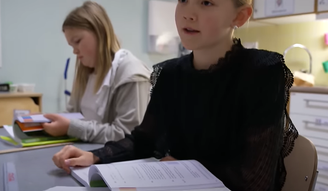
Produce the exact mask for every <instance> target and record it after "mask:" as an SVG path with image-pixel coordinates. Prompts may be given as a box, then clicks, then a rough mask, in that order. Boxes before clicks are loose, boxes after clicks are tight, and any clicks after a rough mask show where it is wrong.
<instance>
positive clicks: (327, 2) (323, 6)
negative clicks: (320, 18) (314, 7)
mask: <svg viewBox="0 0 328 191" xmlns="http://www.w3.org/2000/svg"><path fill="white" fill-rule="evenodd" d="M326 10H328V0H319V1H318V11H326Z"/></svg>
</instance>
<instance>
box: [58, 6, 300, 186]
mask: <svg viewBox="0 0 328 191" xmlns="http://www.w3.org/2000/svg"><path fill="white" fill-rule="evenodd" d="M250 5H251V1H250V0H209V1H203V0H180V1H179V2H178V5H177V10H176V23H177V29H178V32H179V35H180V37H181V40H182V43H183V45H184V46H185V47H186V48H187V49H190V50H193V53H191V54H189V55H187V56H183V57H181V58H177V59H172V60H168V61H165V62H163V63H160V64H157V65H155V66H154V72H153V74H152V76H151V78H152V85H153V89H152V92H151V94H152V95H151V100H150V103H149V105H148V108H147V111H146V114H145V117H144V120H143V122H142V123H141V124H140V125H139V126H138V127H136V128H135V130H134V131H133V132H132V133H131V135H126V138H124V139H122V140H120V141H117V142H107V143H106V145H105V146H104V147H103V148H100V149H97V150H94V151H91V152H86V151H82V150H79V149H77V148H75V147H73V146H68V147H65V148H63V149H62V151H60V152H59V153H57V154H56V155H55V156H54V158H53V160H54V162H55V164H56V165H57V166H58V167H60V168H63V169H65V170H66V171H68V172H69V168H68V167H69V166H76V165H79V166H88V165H91V164H93V163H111V162H117V161H124V160H131V159H138V158H148V157H152V156H155V157H157V158H162V159H163V160H184V159H196V160H198V161H200V162H201V163H202V164H203V165H204V166H205V167H207V168H208V169H209V170H210V171H211V172H212V173H213V174H214V175H215V176H217V177H218V178H219V179H220V180H221V181H222V182H223V183H224V184H225V185H226V186H227V187H228V188H229V189H230V190H237V191H244V190H245V191H246V190H250V191H267V190H270V191H276V190H281V188H282V186H283V184H284V181H285V177H286V171H285V167H284V161H283V160H284V158H285V157H286V156H287V155H288V154H289V153H290V151H291V150H292V146H293V142H294V139H295V138H296V137H297V131H296V129H295V127H294V126H293V125H292V123H291V121H290V119H289V117H288V114H287V111H286V105H287V102H288V97H289V88H290V87H291V85H292V82H293V76H292V74H291V72H290V71H289V69H288V68H287V67H286V65H285V64H284V60H283V57H282V55H280V54H278V53H275V52H269V51H265V50H255V49H245V48H244V47H243V46H242V44H241V42H240V40H238V39H231V35H232V32H233V30H234V28H236V27H235V26H241V25H243V24H244V23H245V22H246V21H247V20H248V19H249V17H250V15H251V13H252V8H251V6H250ZM219 58H220V59H219Z"/></svg>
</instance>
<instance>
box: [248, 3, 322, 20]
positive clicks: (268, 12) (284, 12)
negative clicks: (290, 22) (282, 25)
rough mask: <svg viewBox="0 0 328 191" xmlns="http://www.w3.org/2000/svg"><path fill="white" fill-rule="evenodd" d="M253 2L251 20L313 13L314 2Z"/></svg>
mask: <svg viewBox="0 0 328 191" xmlns="http://www.w3.org/2000/svg"><path fill="white" fill-rule="evenodd" d="M277 2H278V1H275V0H254V1H253V8H254V12H253V20H256V19H267V18H273V17H282V16H291V15H301V14H308V13H315V4H316V0H284V1H281V2H282V3H281V4H280V5H278V4H277Z"/></svg>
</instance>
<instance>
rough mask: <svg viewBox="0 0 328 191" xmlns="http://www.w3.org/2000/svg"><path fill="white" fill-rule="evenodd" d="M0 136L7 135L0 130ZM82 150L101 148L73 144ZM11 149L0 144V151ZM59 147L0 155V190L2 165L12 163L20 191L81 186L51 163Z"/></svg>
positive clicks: (1, 186)
mask: <svg viewBox="0 0 328 191" xmlns="http://www.w3.org/2000/svg"><path fill="white" fill-rule="evenodd" d="M0 135H7V134H6V131H5V130H4V129H0ZM75 146H76V147H78V148H80V149H83V150H91V149H96V148H99V147H102V146H103V145H99V144H81V143H77V144H75ZM10 148H13V147H11V146H8V145H6V144H4V143H3V142H0V150H4V149H10ZM61 148H62V146H60V147H50V148H45V149H36V150H30V151H21V152H14V153H8V154H0V169H1V170H0V190H2V189H3V184H4V183H3V164H4V163H6V162H14V163H15V165H16V172H17V180H18V183H19V190H20V191H43V190H46V189H49V188H51V187H54V186H81V185H80V184H79V183H78V182H77V181H76V180H75V179H73V178H72V177H71V176H70V175H68V174H66V173H65V172H64V171H62V170H61V169H58V168H57V167H56V166H55V165H54V163H53V162H52V157H53V155H54V154H55V153H56V152H58V151H60V149H61Z"/></svg>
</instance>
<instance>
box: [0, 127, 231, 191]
mask: <svg viewBox="0 0 328 191" xmlns="http://www.w3.org/2000/svg"><path fill="white" fill-rule="evenodd" d="M0 135H6V131H5V130H4V129H0ZM74 146H76V147H78V148H80V149H83V150H92V149H96V148H100V147H103V145H101V144H86V143H84V144H81V143H76V144H74ZM11 148H12V147H11V146H8V145H5V144H4V143H3V142H0V150H4V149H11ZM61 148H62V146H61V147H50V148H45V149H37V150H30V151H21V152H14V153H8V154H0V165H1V167H0V168H1V171H0V189H2V185H3V184H4V183H3V179H4V178H3V164H4V163H6V162H14V163H15V165H16V173H17V181H18V183H19V191H44V190H46V189H49V188H52V187H55V186H82V185H81V184H80V183H79V182H77V181H76V180H75V179H74V178H73V177H71V175H68V174H66V172H64V171H63V170H61V169H58V168H57V167H56V166H55V164H54V163H53V162H52V157H53V155H54V154H55V153H56V152H58V151H60V149H61ZM195 191H229V189H227V188H218V189H208V190H205V189H202V190H195Z"/></svg>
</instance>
